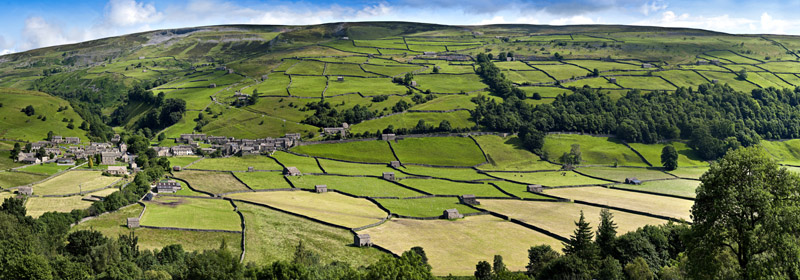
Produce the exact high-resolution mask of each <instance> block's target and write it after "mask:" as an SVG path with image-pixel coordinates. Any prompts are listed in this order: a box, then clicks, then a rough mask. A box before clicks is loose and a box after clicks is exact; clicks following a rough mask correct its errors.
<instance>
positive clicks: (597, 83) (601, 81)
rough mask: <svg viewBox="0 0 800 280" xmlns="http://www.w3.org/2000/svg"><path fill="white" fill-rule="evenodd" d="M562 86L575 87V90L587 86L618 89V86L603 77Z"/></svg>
mask: <svg viewBox="0 0 800 280" xmlns="http://www.w3.org/2000/svg"><path fill="white" fill-rule="evenodd" d="M562 85H563V86H565V87H576V88H582V87H584V86H589V87H591V88H619V86H617V85H616V84H614V83H611V82H609V81H608V80H606V78H603V77H596V78H588V79H580V80H577V81H572V82H567V83H563V84H562Z"/></svg>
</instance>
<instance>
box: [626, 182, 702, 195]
mask: <svg viewBox="0 0 800 280" xmlns="http://www.w3.org/2000/svg"><path fill="white" fill-rule="evenodd" d="M698 186H700V181H695V180H684V179H677V180H666V181H650V182H644V183H642V184H641V185H626V184H623V185H615V186H614V188H620V189H630V190H641V191H648V192H654V193H663V194H671V195H679V196H683V197H695V195H696V193H695V189H697V187H698Z"/></svg>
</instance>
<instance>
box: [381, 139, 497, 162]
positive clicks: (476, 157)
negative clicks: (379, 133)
mask: <svg viewBox="0 0 800 280" xmlns="http://www.w3.org/2000/svg"><path fill="white" fill-rule="evenodd" d="M391 144H392V148H393V149H394V151H395V153H396V154H397V157H398V158H399V159H400V162H402V163H404V164H405V163H419V164H430V165H445V166H473V165H476V164H480V163H482V162H484V161H485V159H484V157H483V153H481V150H480V148H479V147H478V146H477V145H475V142H474V141H472V139H470V138H466V137H429V138H406V139H403V140H398V141H397V142H392V143H391Z"/></svg>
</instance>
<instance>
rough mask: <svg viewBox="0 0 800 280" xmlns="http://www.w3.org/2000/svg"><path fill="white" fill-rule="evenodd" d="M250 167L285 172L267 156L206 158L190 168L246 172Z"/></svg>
mask: <svg viewBox="0 0 800 280" xmlns="http://www.w3.org/2000/svg"><path fill="white" fill-rule="evenodd" d="M249 167H253V168H254V169H255V170H283V168H282V167H281V165H280V164H278V163H277V162H275V160H273V159H271V158H269V157H266V156H241V157H235V156H234V157H224V158H204V159H202V160H200V161H198V162H195V163H194V164H192V166H190V167H189V168H193V169H206V170H220V171H245V170H247V169H248V168H249Z"/></svg>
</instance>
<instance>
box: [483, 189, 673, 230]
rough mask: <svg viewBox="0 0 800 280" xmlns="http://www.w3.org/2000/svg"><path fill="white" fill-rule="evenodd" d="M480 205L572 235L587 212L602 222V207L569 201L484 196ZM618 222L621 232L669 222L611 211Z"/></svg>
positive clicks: (595, 223)
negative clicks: (487, 197) (577, 222)
mask: <svg viewBox="0 0 800 280" xmlns="http://www.w3.org/2000/svg"><path fill="white" fill-rule="evenodd" d="M479 207H480V208H483V209H486V210H490V211H493V212H498V213H500V214H504V215H506V216H509V217H511V218H514V219H518V220H521V221H524V222H526V223H528V224H532V225H536V226H539V227H541V228H543V229H545V230H548V231H550V232H552V233H555V234H558V235H560V236H563V237H565V238H569V236H570V235H572V234H573V231H574V230H575V222H576V221H578V219H580V213H581V211H583V214H584V217H585V218H586V221H587V222H589V223H590V224H591V226H592V227H593V228H595V229H596V228H597V226H598V225H599V224H600V210H601V209H602V208H600V207H594V206H589V205H583V204H577V203H569V202H542V201H522V200H507V199H482V200H481V205H480V206H479ZM611 213H612V214H613V215H614V222H615V223H616V224H617V226H618V228H617V234H624V233H626V232H630V231H635V230H636V229H638V228H640V227H643V226H645V225H658V224H664V223H666V222H667V221H666V220H662V219H656V218H651V217H648V216H642V215H636V214H630V213H626V212H620V211H616V210H611Z"/></svg>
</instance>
